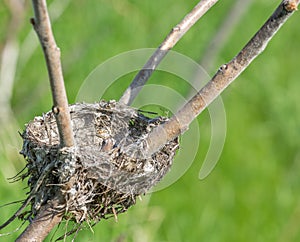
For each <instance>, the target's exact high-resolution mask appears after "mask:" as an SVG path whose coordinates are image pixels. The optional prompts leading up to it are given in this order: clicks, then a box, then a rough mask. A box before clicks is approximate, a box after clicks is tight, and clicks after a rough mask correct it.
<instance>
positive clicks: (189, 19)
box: [119, 0, 218, 105]
mask: <svg viewBox="0 0 300 242" xmlns="http://www.w3.org/2000/svg"><path fill="white" fill-rule="evenodd" d="M216 2H218V0H202V1H200V2H199V3H198V4H197V5H196V6H195V7H194V8H193V10H192V11H191V12H190V13H189V14H187V15H186V16H185V17H184V18H183V19H182V20H181V22H180V23H179V24H177V25H176V26H175V27H174V28H172V30H171V32H170V33H169V34H168V36H167V37H166V38H165V40H164V41H163V42H162V44H161V45H160V46H159V47H158V48H157V50H156V51H155V52H154V54H153V55H152V56H151V57H150V59H149V60H148V61H147V63H146V64H145V65H144V66H143V68H142V69H141V70H140V71H139V73H138V74H137V75H136V77H135V78H134V79H133V81H132V83H131V84H130V86H129V87H128V88H127V89H126V90H125V92H124V94H123V95H122V97H121V98H120V100H119V101H120V102H121V103H124V104H126V105H130V104H131V103H132V102H133V100H134V99H135V97H136V96H137V95H138V93H139V92H140V90H141V89H142V87H143V85H145V83H146V82H147V81H148V79H149V78H150V76H151V75H152V73H153V71H154V70H155V69H156V67H157V66H158V65H159V63H160V62H161V61H162V59H163V58H164V57H165V56H166V54H167V53H168V51H169V50H170V49H172V48H173V47H174V46H175V44H176V43H177V42H178V41H179V40H180V39H181V37H182V36H183V35H184V34H185V33H186V32H187V31H188V30H189V29H190V28H191V27H192V26H193V25H194V24H195V23H196V22H197V21H198V20H199V19H200V18H201V17H202V16H203V15H204V14H205V13H206V12H207V11H208V10H209V9H210V8H211V7H212V6H213V5H214V4H215V3H216Z"/></svg>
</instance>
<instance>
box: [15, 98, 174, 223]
mask: <svg viewBox="0 0 300 242" xmlns="http://www.w3.org/2000/svg"><path fill="white" fill-rule="evenodd" d="M69 108H70V113H71V120H72V127H73V132H74V138H75V146H74V147H72V148H62V149H61V148H60V146H59V134H58V129H57V125H56V121H55V117H54V114H53V113H52V112H51V111H50V112H48V113H46V114H45V115H43V116H42V117H35V118H34V120H33V121H31V122H30V123H29V124H28V125H27V126H26V129H25V131H24V132H23V134H22V138H23V140H24V144H23V149H22V151H21V154H23V155H24V157H25V158H26V160H27V164H26V167H27V170H26V172H25V174H23V175H22V177H21V178H22V179H24V178H26V177H28V185H29V188H30V193H29V195H30V196H31V201H30V204H31V208H30V211H29V212H28V211H27V212H26V213H25V212H24V214H23V219H32V218H34V217H35V216H36V215H37V214H38V212H39V211H40V209H41V207H42V206H43V205H44V204H46V203H47V202H48V201H51V200H52V199H54V198H55V197H56V196H57V195H58V194H61V195H62V198H63V199H62V204H61V206H60V207H61V208H62V209H63V212H64V219H68V220H74V221H76V222H77V223H81V222H83V221H88V222H89V221H95V222H98V221H99V220H100V219H102V218H109V217H112V216H116V215H117V214H118V213H122V212H125V211H126V210H127V209H128V208H129V207H130V206H132V205H133V204H135V201H136V197H137V196H138V195H141V194H145V193H146V192H147V191H148V190H149V189H151V188H152V187H153V186H154V185H156V184H157V183H158V182H159V181H160V180H161V179H162V177H163V176H164V175H165V174H166V173H167V172H168V170H169V169H170V167H171V165H172V161H173V158H174V155H175V152H176V150H177V149H178V139H177V138H176V139H175V140H173V141H170V142H169V143H167V144H165V145H164V146H163V147H162V148H161V149H160V150H159V151H157V152H156V153H154V154H152V155H150V156H149V155H147V154H144V150H146V148H147V143H146V142H145V138H146V137H147V134H148V133H149V132H150V131H151V130H152V129H153V128H154V127H155V126H157V125H159V124H161V123H163V122H165V121H166V120H167V119H166V118H163V117H157V118H154V119H151V118H148V117H146V116H144V115H143V114H141V112H139V111H138V110H136V109H134V108H131V107H128V106H125V105H122V104H119V103H117V102H115V101H109V102H105V101H101V102H100V103H95V104H84V103H81V104H75V105H71V106H70V107H69ZM25 215H26V216H25Z"/></svg>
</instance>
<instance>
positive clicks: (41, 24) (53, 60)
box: [32, 0, 74, 147]
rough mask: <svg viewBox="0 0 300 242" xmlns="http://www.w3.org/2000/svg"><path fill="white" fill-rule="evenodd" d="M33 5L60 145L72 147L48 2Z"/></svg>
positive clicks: (58, 57)
mask: <svg viewBox="0 0 300 242" xmlns="http://www.w3.org/2000/svg"><path fill="white" fill-rule="evenodd" d="M32 4H33V8H34V14H35V18H34V19H32V24H33V27H34V29H35V31H36V33H37V35H38V37H39V40H40V43H41V45H42V47H43V51H44V56H45V59H46V63H47V69H48V74H49V79H50V85H51V92H52V99H53V112H54V114H55V117H56V122H57V126H58V131H59V137H60V144H61V146H62V147H65V146H67V147H70V146H73V145H74V137H73V131H72V127H71V118H70V113H69V107H68V99H67V95H66V90H65V85H64V79H63V74H62V67H61V62H60V50H59V48H58V47H57V45H56V42H55V39H54V36H53V33H52V29H51V23H50V19H49V15H48V10H47V4H46V1H45V0H32Z"/></svg>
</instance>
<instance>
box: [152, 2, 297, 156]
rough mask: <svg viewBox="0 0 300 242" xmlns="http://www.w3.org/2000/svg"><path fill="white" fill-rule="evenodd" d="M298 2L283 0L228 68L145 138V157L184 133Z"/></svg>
mask: <svg viewBox="0 0 300 242" xmlns="http://www.w3.org/2000/svg"><path fill="white" fill-rule="evenodd" d="M299 2H300V0H284V1H282V2H281V4H280V5H279V6H278V8H277V9H276V10H275V12H274V13H273V15H272V16H271V17H270V18H269V19H268V20H267V22H266V23H265V24H264V25H263V26H262V27H261V29H260V30H259V31H258V32H257V33H256V34H255V35H254V37H253V38H252V39H251V40H250V41H249V42H248V43H247V44H246V46H245V47H244V48H243V49H242V50H241V51H240V52H239V53H238V55H237V56H236V57H234V58H233V59H232V60H231V61H230V62H229V63H228V64H224V65H222V66H221V67H220V68H219V70H218V71H217V73H216V74H215V75H214V77H213V78H212V79H211V80H210V81H209V82H208V83H207V84H206V85H205V86H204V87H203V88H202V89H201V90H200V91H199V92H198V93H197V94H196V95H195V96H194V97H193V98H192V99H191V100H190V101H189V102H188V103H187V104H186V105H185V106H183V108H182V109H180V110H179V111H178V112H177V114H176V115H174V116H173V117H172V118H171V119H170V120H169V121H168V122H166V123H165V124H163V125H161V126H158V127H157V128H155V129H154V130H153V131H152V132H151V133H150V134H149V136H148V138H147V143H148V150H147V152H146V154H147V155H151V154H153V153H154V152H155V151H157V150H158V149H159V148H160V147H162V146H163V145H164V144H165V143H166V142H167V141H170V140H172V139H174V138H175V137H177V136H178V135H180V134H181V133H183V132H184V131H185V130H186V129H187V128H188V126H189V124H190V123H191V122H192V121H193V120H194V119H195V118H196V117H197V116H198V115H199V114H200V113H201V112H202V111H203V110H204V109H205V108H206V107H207V106H208V105H209V104H210V103H211V102H212V101H213V100H214V99H215V98H217V97H218V96H219V95H220V94H221V92H222V91H223V90H224V89H225V88H226V87H227V86H228V85H229V84H230V83H231V82H233V81H234V80H235V79H236V78H237V77H238V76H239V75H240V74H241V73H242V72H243V70H244V69H245V68H246V67H247V66H248V65H249V64H250V63H251V62H252V61H253V60H254V59H255V58H256V57H257V56H258V55H259V54H260V53H262V52H263V51H264V49H265V48H266V46H267V44H268V43H269V41H270V40H271V39H272V37H273V36H274V35H275V34H276V32H277V31H278V30H279V28H280V27H281V26H282V25H283V24H284V23H285V21H286V20H287V19H288V18H289V17H290V16H291V15H292V13H293V12H294V11H295V10H297V6H298V4H299Z"/></svg>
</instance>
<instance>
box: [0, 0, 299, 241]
mask: <svg viewBox="0 0 300 242" xmlns="http://www.w3.org/2000/svg"><path fill="white" fill-rule="evenodd" d="M52 2H54V3H55V2H56V4H57V3H59V2H61V3H63V2H68V4H67V7H66V9H65V11H64V12H63V13H62V14H61V15H60V16H58V18H57V19H56V21H55V22H53V29H54V34H55V37H56V40H57V43H58V45H59V46H60V48H61V50H62V61H63V67H64V75H65V82H66V88H67V92H68V96H69V102H70V103H73V102H75V99H76V95H77V92H78V89H79V88H80V85H81V83H82V82H83V80H84V79H85V78H86V77H87V75H88V74H89V73H90V72H91V71H92V70H93V69H94V68H95V67H96V66H97V65H98V64H100V63H101V62H103V61H105V60H106V59H108V58H109V57H112V56H114V55H117V54H119V53H121V52H124V51H128V50H132V49H138V48H148V47H152V48H154V47H157V46H158V45H159V43H160V42H161V41H162V40H163V39H164V37H165V36H166V34H167V33H168V32H169V30H170V29H171V28H172V27H173V26H174V25H175V24H176V23H178V22H179V21H180V20H181V19H182V17H183V16H184V15H185V14H186V13H187V12H188V11H189V10H190V9H191V8H192V7H193V6H194V5H195V4H196V3H197V1H195V0H189V1H171V0H164V1H159V2H156V1H136V0H90V1H84V0H74V1H58V0H57V1H49V2H48V3H49V4H50V3H52ZM279 2H280V1H272V0H265V1H258V0H254V1H253V4H252V5H250V7H248V9H247V11H246V14H245V15H244V16H243V17H242V18H241V20H240V22H239V24H238V25H237V26H236V27H235V29H234V31H233V34H232V35H231V37H230V41H228V42H227V43H226V44H225V47H224V48H223V49H222V51H221V52H220V53H219V54H218V56H217V59H216V61H215V63H214V66H215V68H213V69H212V70H208V72H209V73H210V74H213V73H214V71H215V70H217V68H218V67H219V66H220V65H221V64H223V63H225V62H227V61H229V60H230V59H231V58H232V57H233V56H234V55H235V54H236V53H237V52H238V51H239V50H240V49H241V47H242V46H243V45H244V44H245V43H246V42H247V41H248V40H249V39H250V37H251V36H252V35H253V34H254V33H255V32H256V30H258V28H259V27H260V26H261V25H262V24H263V22H264V21H265V20H266V19H267V18H268V17H269V15H270V14H271V13H272V12H273V10H274V9H275V7H276V6H277V4H279ZM233 4H234V1H232V0H228V1H220V2H219V3H217V5H216V6H214V7H213V8H212V9H211V11H210V12H209V13H208V14H207V15H205V17H204V18H203V19H201V21H200V22H199V23H197V24H196V25H195V26H194V27H193V28H192V29H191V30H190V32H188V33H187V34H186V35H185V36H184V38H183V39H182V40H181V41H180V42H179V43H178V44H177V45H176V47H175V48H174V50H176V51H179V52H180V53H182V54H185V55H187V56H190V57H191V58H193V59H194V60H196V61H197V60H199V59H200V58H201V54H202V53H203V52H204V51H205V49H206V47H207V46H208V43H209V42H210V40H211V38H212V37H213V36H214V34H215V32H216V31H217V29H218V26H220V24H221V22H222V20H223V19H224V17H225V16H226V14H227V13H228V12H229V10H230V8H231V7H232V5H233ZM26 5H27V6H26V8H27V10H26V16H25V18H24V23H23V26H22V28H21V30H20V33H19V35H18V44H19V46H20V53H19V54H20V56H19V60H18V67H17V72H16V78H15V83H14V89H13V96H12V100H11V108H12V111H13V115H12V116H11V117H10V122H9V123H4V124H1V132H0V135H1V136H0V142H1V143H0V145H1V146H0V160H1V161H0V162H1V166H0V197H1V204H5V203H8V202H11V201H15V200H20V199H23V198H24V196H25V192H26V190H22V189H23V188H24V187H26V184H25V183H23V184H22V183H13V184H11V183H9V181H8V180H7V178H9V177H12V176H14V175H15V174H16V173H17V172H18V171H19V170H21V169H22V168H23V166H24V161H23V160H22V157H20V156H19V155H18V151H19V150H20V149H21V145H22V144H21V138H20V137H19V136H18V133H17V132H18V131H22V129H23V127H24V124H25V123H26V122H28V121H29V120H31V119H32V118H33V117H34V116H37V115H40V114H42V113H43V112H46V111H48V110H49V109H51V105H52V104H51V103H52V101H51V95H50V89H49V84H48V79H47V72H46V68H45V63H44V59H43V55H42V52H41V49H40V46H38V45H37V48H36V49H33V50H34V51H33V52H32V54H30V48H32V47H34V45H35V43H36V37H35V35H34V34H33V33H32V30H31V26H30V24H29V18H30V17H31V16H32V15H33V13H32V10H31V5H30V2H29V1H26ZM58 9H59V7H57V8H54V12H53V16H54V15H55V14H57V11H58ZM56 10H57V11H56ZM51 16H52V15H51ZM299 18H300V16H299V13H297V12H296V14H295V15H294V16H293V17H292V18H291V19H290V20H289V21H288V22H287V23H286V24H285V26H284V27H283V28H282V29H281V30H280V31H279V33H278V34H277V35H276V36H275V38H274V39H273V40H272V41H271V43H270V45H269V46H268V48H267V49H266V51H265V52H264V53H263V54H262V55H261V56H259V58H258V59H257V60H255V61H254V63H252V64H251V66H250V67H249V68H248V69H247V70H246V71H245V72H244V73H243V74H242V75H241V76H240V77H239V78H238V80H237V81H236V82H235V83H234V84H233V85H231V86H230V87H229V88H228V89H227V90H226V91H225V93H224V94H223V95H222V98H223V101H224V103H225V107H226V114H227V137H226V143H225V147H224V150H223V153H222V156H221V158H220V161H219V163H218V165H217V167H216V168H215V169H214V171H213V172H212V174H210V176H209V177H207V178H206V179H205V180H203V181H200V180H199V179H198V172H199V169H200V167H201V163H202V161H203V159H204V156H205V154H206V151H207V148H208V145H209V139H210V138H209V137H210V129H209V127H210V126H209V122H210V120H209V115H208V113H207V112H204V113H203V114H201V115H200V117H199V118H198V122H199V124H200V131H201V140H200V146H199V151H198V154H197V157H196V159H195V161H194V162H193V165H192V166H191V168H190V169H189V170H188V171H187V172H186V173H185V175H184V176H182V177H181V178H180V179H179V180H178V181H177V182H176V183H174V184H173V185H172V186H170V187H168V188H166V189H164V190H162V191H159V192H155V193H153V194H151V195H146V196H145V197H143V200H142V201H138V203H137V205H136V206H134V207H132V208H131V209H129V211H128V212H127V213H126V214H122V215H120V216H119V221H118V222H117V223H116V222H115V221H114V220H113V219H111V220H107V221H101V222H100V223H99V224H98V225H97V226H96V227H94V228H93V230H94V232H93V233H92V232H91V231H90V230H89V229H86V230H85V231H81V232H80V233H79V235H78V237H77V241H99V240H101V241H172V242H177V241H178V242H179V241H199V240H200V239H201V241H209V242H213V241H299V240H300V230H299V228H300V224H299V223H300V222H299V221H300V219H299V217H300V202H299V198H300V186H299V185H300V182H299V175H298V174H299V168H300V153H299V146H300V140H299V138H298V135H299V131H300V109H299V103H298V102H299V100H300V98H299V90H300V82H299V54H300V46H299V42H300V32H299V26H298V22H299ZM9 21H10V13H9V11H8V8H7V6H6V5H5V4H4V3H3V2H1V3H0V23H1V25H0V51H1V50H2V48H3V46H4V42H5V39H6V36H7V35H8V33H9V31H10V29H9V28H8V23H9ZM30 32H31V33H30ZM30 38H31V39H30ZM130 78H132V76H129V77H127V79H126V78H124V81H122V82H120V85H117V86H115V87H114V88H115V89H114V90H115V94H114V95H115V97H114V98H115V99H118V98H119V97H120V95H121V93H122V91H123V90H124V88H125V87H126V85H127V84H128V83H129V81H130ZM164 78H170V77H169V76H164V74H159V73H156V74H155V75H154V76H153V78H152V79H151V80H150V81H151V82H152V83H159V82H161V81H162V82H164V81H165V80H164ZM158 79H159V81H157V80H158ZM157 98H159V97H157ZM0 115H2V114H0ZM182 162H184V161H182ZM16 208H17V205H11V206H8V207H2V208H1V209H0V214H1V216H0V223H2V222H4V221H5V220H6V219H7V218H8V217H9V216H10V215H11V214H12V213H13V212H14V211H15V210H16ZM17 224H18V222H17V223H14V224H13V225H12V226H11V227H10V228H9V229H7V230H6V231H9V230H12V229H13V228H14V227H15V226H17ZM61 227H62V228H61V230H60V232H58V233H59V234H61V233H62V231H63V229H64V228H63V226H61ZM16 236H17V235H16V234H13V235H12V236H10V237H4V241H5V240H6V241H12V240H13V238H15V237H16ZM1 239H2V238H1Z"/></svg>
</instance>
